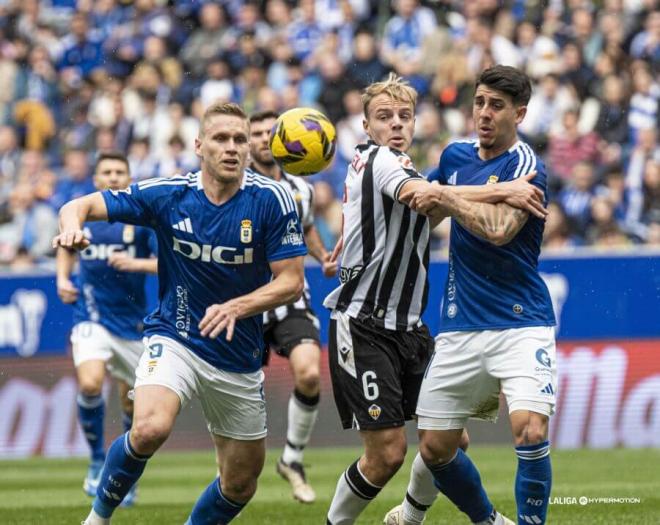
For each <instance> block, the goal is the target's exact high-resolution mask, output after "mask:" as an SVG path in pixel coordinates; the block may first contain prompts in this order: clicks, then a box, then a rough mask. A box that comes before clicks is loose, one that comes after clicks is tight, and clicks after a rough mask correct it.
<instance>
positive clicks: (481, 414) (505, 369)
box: [417, 326, 557, 430]
mask: <svg viewBox="0 0 660 525" xmlns="http://www.w3.org/2000/svg"><path fill="white" fill-rule="evenodd" d="M555 353H556V352H555V334H554V328H553V327H548V326H542V327H538V326H536V327H530V328H515V329H510V330H485V331H476V332H447V333H442V334H440V335H438V337H436V340H435V353H434V354H433V357H432V358H431V362H430V363H429V366H428V369H427V371H426V375H425V377H424V380H423V381H422V386H421V390H420V393H419V400H418V402H417V415H418V422H417V423H418V427H419V428H421V429H425V430H450V429H459V428H463V427H464V426H465V423H466V422H467V420H468V419H469V418H474V419H485V420H489V421H495V420H496V419H497V412H498V408H499V395H500V392H502V393H503V394H504V396H505V397H506V400H507V404H508V405H509V413H511V412H513V411H514V410H531V411H533V412H537V413H540V414H544V415H547V416H550V415H552V414H553V413H554V408H555V394H556V391H557V361H556V357H555Z"/></svg>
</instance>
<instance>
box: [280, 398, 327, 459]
mask: <svg viewBox="0 0 660 525" xmlns="http://www.w3.org/2000/svg"><path fill="white" fill-rule="evenodd" d="M318 413H319V396H318V395H316V396H314V397H309V396H306V395H304V394H301V393H300V392H298V391H297V390H294V392H293V393H292V394H291V397H290V398H289V415H288V424H287V431H286V445H285V446H284V452H283V454H282V461H284V463H287V464H291V463H294V462H296V463H302V461H303V451H304V449H305V446H306V445H307V443H309V438H310V437H311V435H312V431H313V430H314V424H315V423H316V417H317V416H318Z"/></svg>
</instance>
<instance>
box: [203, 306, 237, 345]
mask: <svg viewBox="0 0 660 525" xmlns="http://www.w3.org/2000/svg"><path fill="white" fill-rule="evenodd" d="M238 317H239V308H238V304H237V303H236V302H235V301H227V302H226V303H222V304H212V305H211V306H209V307H208V308H207V309H206V313H205V314H204V317H203V318H202V320H201V321H200V322H199V329H200V333H201V334H202V336H203V337H210V338H211V339H215V338H216V337H218V336H219V335H220V334H221V333H222V331H223V330H225V329H226V330H227V335H226V337H225V339H226V340H227V341H231V340H232V337H234V327H235V326H236V320H237V319H238Z"/></svg>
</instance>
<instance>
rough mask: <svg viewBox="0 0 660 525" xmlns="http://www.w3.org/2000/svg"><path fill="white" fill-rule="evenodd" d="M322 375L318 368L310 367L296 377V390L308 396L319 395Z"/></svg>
mask: <svg viewBox="0 0 660 525" xmlns="http://www.w3.org/2000/svg"><path fill="white" fill-rule="evenodd" d="M320 381H321V375H320V373H319V369H318V367H315V366H310V367H307V368H305V369H304V370H302V371H301V372H300V373H299V374H298V377H296V388H297V389H298V390H299V391H300V392H301V393H302V394H304V395H306V396H314V395H316V394H318V393H319V385H320Z"/></svg>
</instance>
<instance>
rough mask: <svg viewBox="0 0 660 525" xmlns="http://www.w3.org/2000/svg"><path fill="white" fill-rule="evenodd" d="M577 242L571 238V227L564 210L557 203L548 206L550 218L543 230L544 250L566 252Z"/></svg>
mask: <svg viewBox="0 0 660 525" xmlns="http://www.w3.org/2000/svg"><path fill="white" fill-rule="evenodd" d="M576 244H578V243H577V241H576V240H575V239H574V238H573V236H571V233H570V226H569V224H568V219H567V218H566V214H565V213H564V210H562V208H561V206H560V205H559V204H558V203H557V202H551V203H550V204H548V216H547V217H546V218H545V229H544V230H543V249H544V250H565V249H571V248H573V247H574V246H576Z"/></svg>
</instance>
